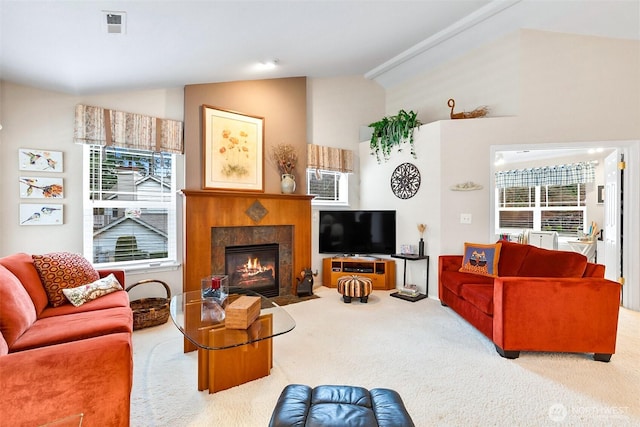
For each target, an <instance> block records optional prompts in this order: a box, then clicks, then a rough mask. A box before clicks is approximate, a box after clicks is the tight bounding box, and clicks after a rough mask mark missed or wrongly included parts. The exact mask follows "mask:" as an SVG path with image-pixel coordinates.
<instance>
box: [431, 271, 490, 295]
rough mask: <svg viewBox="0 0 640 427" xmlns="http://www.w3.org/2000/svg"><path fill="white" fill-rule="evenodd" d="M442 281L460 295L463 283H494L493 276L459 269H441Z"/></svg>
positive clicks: (446, 286) (445, 286)
mask: <svg viewBox="0 0 640 427" xmlns="http://www.w3.org/2000/svg"><path fill="white" fill-rule="evenodd" d="M440 283H442V286H443V287H444V288H447V289H449V290H450V291H451V292H452V293H454V294H455V295H457V296H460V292H461V289H462V285H464V284H466V283H482V284H493V277H489V276H479V275H477V274H472V273H460V272H459V271H441V272H440Z"/></svg>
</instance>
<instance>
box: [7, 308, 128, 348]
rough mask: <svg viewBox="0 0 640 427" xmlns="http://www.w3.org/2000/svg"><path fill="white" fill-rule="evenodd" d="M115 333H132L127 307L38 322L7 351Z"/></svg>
mask: <svg viewBox="0 0 640 427" xmlns="http://www.w3.org/2000/svg"><path fill="white" fill-rule="evenodd" d="M118 332H128V333H132V332H133V312H132V311H131V308H130V307H115V308H108V309H104V310H100V312H99V313H97V312H95V311H88V312H81V313H74V314H67V315H64V316H54V317H47V318H44V319H38V320H37V321H36V322H35V323H34V324H33V325H31V327H30V328H29V329H28V330H27V331H26V332H25V333H24V334H22V336H21V337H20V338H18V340H16V341H15V342H14V343H13V345H11V346H10V347H9V348H10V349H11V351H12V352H14V351H23V350H29V349H31V348H37V347H42V346H49V345H54V344H60V343H65V342H71V341H78V340H82V339H85V338H91V337H98V336H101V335H107V334H115V333H118Z"/></svg>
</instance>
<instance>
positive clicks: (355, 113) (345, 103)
mask: <svg viewBox="0 0 640 427" xmlns="http://www.w3.org/2000/svg"><path fill="white" fill-rule="evenodd" d="M384 101H385V93H384V89H382V87H381V86H380V85H378V84H377V83H376V82H373V81H371V80H367V79H365V78H364V77H362V76H347V77H336V78H326V79H307V120H308V124H307V129H308V131H307V132H308V142H309V143H310V144H318V145H326V146H329V147H339V148H344V149H348V150H352V151H353V163H354V165H353V166H354V173H353V174H351V175H350V176H349V208H350V209H358V207H359V206H360V205H361V201H360V199H361V197H362V195H361V191H360V181H361V180H360V174H361V160H362V159H361V153H360V152H359V149H358V145H359V141H360V139H359V130H360V127H361V126H363V125H364V126H366V125H368V124H369V123H372V122H374V121H377V120H379V119H380V117H382V116H383V115H384ZM367 157H370V156H368V155H367ZM321 209H323V207H322V206H316V207H314V208H313V210H312V224H311V227H312V234H313V236H314V237H313V238H312V269H313V271H314V272H315V271H316V270H317V271H318V273H319V275H318V277H317V278H316V279H315V283H321V281H322V259H323V258H325V257H326V255H324V254H319V253H318V238H317V236H318V210H321ZM328 209H329V208H328ZM331 209H336V208H335V207H334V208H331Z"/></svg>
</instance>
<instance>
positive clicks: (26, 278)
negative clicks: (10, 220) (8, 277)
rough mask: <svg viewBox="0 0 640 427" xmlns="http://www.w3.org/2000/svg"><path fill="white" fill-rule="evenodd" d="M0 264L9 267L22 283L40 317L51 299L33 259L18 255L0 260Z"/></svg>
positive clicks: (26, 255) (29, 256) (25, 255)
mask: <svg viewBox="0 0 640 427" xmlns="http://www.w3.org/2000/svg"><path fill="white" fill-rule="evenodd" d="M0 264H2V265H4V266H5V267H7V269H8V270H9V271H11V272H12V273H13V274H14V275H15V276H16V277H17V278H18V280H20V283H22V286H24V288H25V289H26V290H27V292H28V293H29V296H30V297H31V301H33V305H35V307H36V313H37V314H38V315H40V313H42V310H44V308H45V307H46V306H47V305H49V298H48V297H47V293H46V292H45V290H44V286H42V281H41V280H40V275H39V274H38V270H36V267H35V265H33V258H32V257H31V255H29V254H25V253H17V254H12V255H9V256H6V257H4V258H0Z"/></svg>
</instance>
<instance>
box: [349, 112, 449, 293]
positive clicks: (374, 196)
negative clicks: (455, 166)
mask: <svg viewBox="0 0 640 427" xmlns="http://www.w3.org/2000/svg"><path fill="white" fill-rule="evenodd" d="M440 132H441V128H440V122H435V123H431V124H428V125H424V126H422V127H420V128H419V130H416V132H415V134H414V136H415V139H416V140H415V150H416V158H415V159H414V158H413V157H412V156H411V153H410V150H409V147H408V146H407V147H404V148H403V150H402V151H401V152H394V153H392V155H391V157H390V159H389V160H388V161H387V162H384V161H382V162H381V163H378V162H377V160H376V157H375V156H371V155H370V148H369V142H361V143H360V159H361V164H360V167H361V175H360V181H361V189H362V191H361V194H360V202H361V203H360V206H361V208H362V209H394V210H396V224H397V230H396V244H397V250H398V252H400V245H415V246H417V245H418V241H419V240H420V233H419V232H418V224H426V225H427V230H426V232H425V233H424V240H425V254H426V255H429V258H430V259H429V270H430V271H429V295H432V296H434V297H435V296H437V295H438V291H437V289H438V288H437V281H436V277H437V274H436V270H437V265H438V257H437V254H439V253H440V238H441V235H442V229H441V227H440V224H441V223H442V220H443V218H442V214H443V212H441V211H440V210H439V209H437V206H438V205H439V200H441V198H442V194H441V193H442V183H441V178H442V166H441V146H440V137H441V136H440ZM405 162H408V163H412V164H414V165H415V166H416V167H417V168H418V170H419V171H420V178H421V179H420V188H419V189H418V192H417V194H416V195H415V196H413V197H412V198H410V199H399V198H397V197H396V196H394V195H393V193H392V191H391V174H392V173H393V171H394V170H395V168H396V167H398V166H399V165H401V164H402V163H405ZM445 214H446V213H445ZM387 258H389V257H387ZM403 264H404V261H402V260H396V287H398V288H400V287H402V285H403ZM426 273H427V266H426V262H425V261H408V262H407V284H413V285H416V286H417V287H418V289H419V290H420V292H421V293H425V292H426V280H425V279H426Z"/></svg>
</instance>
